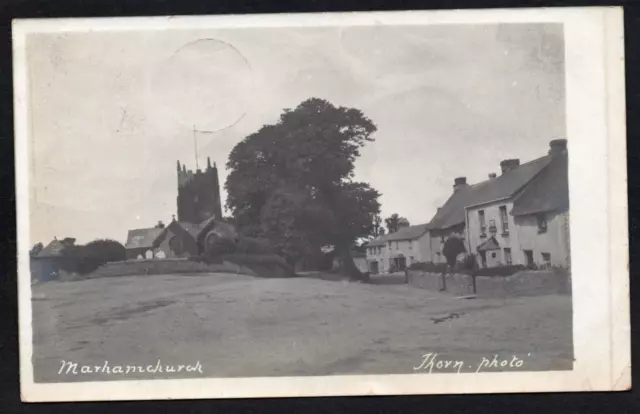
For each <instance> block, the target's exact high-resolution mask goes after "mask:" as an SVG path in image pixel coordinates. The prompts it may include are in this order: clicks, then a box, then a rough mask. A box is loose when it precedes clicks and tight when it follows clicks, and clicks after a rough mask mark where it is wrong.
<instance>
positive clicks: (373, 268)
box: [371, 262, 380, 275]
mask: <svg viewBox="0 0 640 414" xmlns="http://www.w3.org/2000/svg"><path fill="white" fill-rule="evenodd" d="M379 271H380V269H379V268H378V262H371V274H373V275H377V274H378V272H379Z"/></svg>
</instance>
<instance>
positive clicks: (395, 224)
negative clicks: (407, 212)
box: [384, 213, 409, 234]
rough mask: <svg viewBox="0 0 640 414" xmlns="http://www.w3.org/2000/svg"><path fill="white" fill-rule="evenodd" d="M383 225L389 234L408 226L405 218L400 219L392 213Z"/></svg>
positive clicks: (396, 214)
mask: <svg viewBox="0 0 640 414" xmlns="http://www.w3.org/2000/svg"><path fill="white" fill-rule="evenodd" d="M384 223H385V224H386V225H387V230H388V231H389V233H390V234H391V233H395V232H396V231H398V230H399V229H400V228H402V227H407V226H409V220H407V219H406V218H405V217H401V216H400V215H399V214H398V213H393V214H392V215H391V216H389V217H387V218H386V219H384Z"/></svg>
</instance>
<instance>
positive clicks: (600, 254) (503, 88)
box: [13, 7, 631, 402]
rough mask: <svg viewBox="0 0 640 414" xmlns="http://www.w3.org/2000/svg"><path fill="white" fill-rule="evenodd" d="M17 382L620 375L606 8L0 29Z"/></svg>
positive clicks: (526, 386)
mask: <svg viewBox="0 0 640 414" xmlns="http://www.w3.org/2000/svg"><path fill="white" fill-rule="evenodd" d="M13 57H14V87H15V147H16V196H17V206H16V207H17V218H18V223H17V230H18V234H17V241H18V262H19V268H18V275H17V277H18V281H19V283H18V284H19V307H20V309H19V311H20V312H19V318H20V320H19V322H20V324H19V325H20V351H21V355H20V367H21V379H20V381H21V390H22V398H23V400H24V401H27V402H44V401H89V400H107V401H113V400H149V399H208V398H253V397H306V396H338V395H342V396H348V395H401V394H463V393H464V394H468V393H511V392H558V391H617V390H626V389H629V388H630V386H631V370H630V363H631V359H630V337H629V332H630V331H629V297H628V294H629V271H628V235H627V190H626V176H627V173H626V138H625V136H626V131H625V115H624V114H625V101H624V41H623V20H622V9H621V8H613V7H609V8H601V7H595V8H557V9H554V8H540V9H518V10H507V9H505V10H465V11H453V10H452V11H402V12H366V13H322V14H281V15H275V14H274V15H236V16H190V17H186V16H185V17H180V16H169V17H131V18H90V19H85V18H77V19H76V18H69V19H24V20H16V21H14V22H13Z"/></svg>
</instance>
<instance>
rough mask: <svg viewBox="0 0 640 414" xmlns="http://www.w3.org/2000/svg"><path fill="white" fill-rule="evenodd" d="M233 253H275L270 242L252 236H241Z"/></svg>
mask: <svg viewBox="0 0 640 414" xmlns="http://www.w3.org/2000/svg"><path fill="white" fill-rule="evenodd" d="M235 253H239V254H275V250H274V249H273V247H272V245H271V242H269V241H268V240H266V239H259V238H254V237H241V238H240V239H239V240H238V243H237V244H236V250H235Z"/></svg>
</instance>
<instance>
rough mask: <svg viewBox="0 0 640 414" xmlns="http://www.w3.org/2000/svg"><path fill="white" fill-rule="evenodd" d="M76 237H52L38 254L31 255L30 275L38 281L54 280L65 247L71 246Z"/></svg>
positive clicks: (56, 277) (60, 264) (58, 270)
mask: <svg viewBox="0 0 640 414" xmlns="http://www.w3.org/2000/svg"><path fill="white" fill-rule="evenodd" d="M75 241H76V239H74V238H71V237H67V238H65V239H62V240H58V239H57V238H54V239H53V240H52V241H51V242H50V243H49V244H48V245H46V246H45V247H44V248H43V249H42V250H40V252H38V254H36V255H35V256H33V257H31V277H32V279H36V280H39V281H42V282H44V281H48V280H56V279H58V277H59V275H58V274H59V272H60V268H61V266H62V262H63V260H64V257H63V255H62V251H63V250H64V248H65V247H69V246H73V245H74V244H75Z"/></svg>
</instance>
